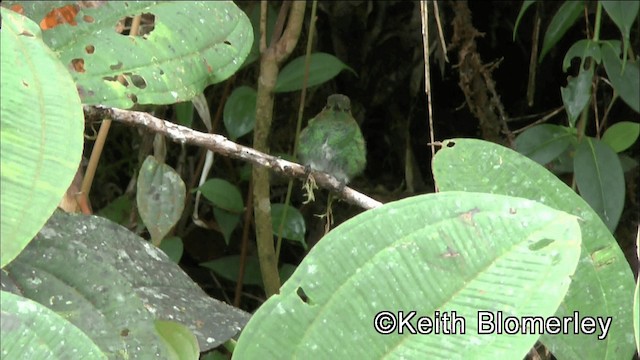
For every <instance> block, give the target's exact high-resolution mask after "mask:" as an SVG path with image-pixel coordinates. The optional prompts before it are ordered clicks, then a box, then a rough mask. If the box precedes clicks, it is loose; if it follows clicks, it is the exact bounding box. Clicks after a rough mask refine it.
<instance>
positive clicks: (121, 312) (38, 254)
mask: <svg viewBox="0 0 640 360" xmlns="http://www.w3.org/2000/svg"><path fill="white" fill-rule="evenodd" d="M5 270H6V271H7V273H6V275H5V274H4V272H3V274H2V275H1V276H0V280H1V283H2V288H3V289H6V288H7V284H8V283H9V282H13V283H15V284H16V285H17V287H16V288H18V289H20V291H21V294H22V295H23V296H25V297H28V298H30V299H32V300H35V301H37V302H39V303H41V304H43V305H45V306H47V307H48V308H50V309H52V310H54V311H56V312H57V313H58V314H60V315H63V316H64V317H65V318H66V319H67V320H69V321H71V322H72V323H73V324H74V325H75V326H77V327H78V328H80V329H81V330H82V331H84V332H85V333H86V334H87V335H88V336H89V337H90V338H91V339H92V340H93V341H94V342H95V343H96V344H97V345H98V346H99V347H100V349H102V351H104V352H108V353H109V354H128V356H130V358H136V357H138V358H145V359H150V358H152V357H153V358H163V359H165V358H167V357H166V356H165V354H164V351H165V350H164V346H162V344H161V343H160V341H159V338H158V336H157V333H156V331H155V326H154V320H172V321H178V322H180V323H182V324H184V325H187V326H188V327H189V328H190V329H191V330H192V331H194V334H195V335H196V336H197V337H198V342H199V344H200V348H201V349H202V351H206V350H208V349H212V348H214V347H216V346H218V345H220V344H222V343H224V342H225V341H226V340H228V339H230V338H231V337H232V336H234V335H235V334H236V333H237V332H238V331H239V329H241V328H242V326H243V324H244V323H245V322H246V321H247V319H248V314H246V313H244V312H242V311H240V310H238V309H236V308H233V307H231V306H229V305H226V304H224V303H222V302H220V301H217V300H215V299H213V298H211V297H210V296H209V295H207V294H206V293H205V292H204V291H202V289H200V287H199V286H198V285H197V284H196V283H194V282H193V280H191V279H190V278H189V276H188V275H187V274H185V273H184V272H183V271H182V270H181V269H180V267H178V265H176V264H175V263H174V262H173V261H171V260H170V259H169V258H168V257H167V256H166V255H165V254H164V252H162V251H161V250H160V249H158V248H157V247H155V246H153V245H151V244H149V243H148V242H147V241H144V240H143V239H141V238H140V237H139V236H136V235H135V234H133V233H131V232H130V231H128V230H126V229H125V228H123V227H121V226H119V225H117V224H114V223H112V222H110V221H109V220H107V219H104V218H101V217H97V216H84V215H69V214H64V213H60V212H56V213H55V214H54V215H53V216H52V217H51V219H50V220H49V222H48V223H47V224H46V225H45V227H44V228H43V229H42V230H41V232H40V233H39V234H38V236H36V238H35V239H34V240H33V241H32V242H31V243H30V244H29V246H27V248H26V249H25V250H24V252H22V253H21V254H20V256H18V258H16V260H15V261H14V262H12V263H11V264H9V265H8V266H7V267H6V268H5ZM4 320H5V319H4V316H3V318H2V322H3V324H4ZM3 346H4V341H3ZM114 357H116V358H122V357H123V356H122V357H121V356H114ZM70 358H75V357H70Z"/></svg>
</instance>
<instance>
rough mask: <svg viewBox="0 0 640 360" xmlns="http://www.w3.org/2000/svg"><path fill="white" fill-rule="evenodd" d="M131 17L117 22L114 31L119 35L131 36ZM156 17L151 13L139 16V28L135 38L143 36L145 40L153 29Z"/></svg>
mask: <svg viewBox="0 0 640 360" xmlns="http://www.w3.org/2000/svg"><path fill="white" fill-rule="evenodd" d="M133 19H134V17H133V16H126V17H123V18H121V19H120V20H118V22H117V23H116V26H115V28H114V30H115V31H116V33H118V34H120V35H126V36H129V35H131V27H132V24H133ZM155 26H156V17H155V15H153V14H151V13H143V14H142V15H140V26H139V27H138V30H137V32H136V34H135V36H144V37H145V38H146V37H147V36H148V35H149V34H150V33H151V32H152V31H153V29H155Z"/></svg>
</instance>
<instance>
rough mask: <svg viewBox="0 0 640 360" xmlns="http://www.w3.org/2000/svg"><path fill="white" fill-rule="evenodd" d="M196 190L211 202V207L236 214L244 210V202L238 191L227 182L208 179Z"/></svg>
mask: <svg viewBox="0 0 640 360" xmlns="http://www.w3.org/2000/svg"><path fill="white" fill-rule="evenodd" d="M197 190H199V191H200V192H202V195H204V197H205V198H207V199H208V200H209V201H211V202H212V203H213V205H215V206H217V207H219V208H221V209H223V210H227V211H230V212H232V213H236V214H238V213H241V212H242V211H243V210H244V202H243V201H242V195H241V194H240V190H239V189H238V187H237V186H235V185H233V184H232V183H230V182H228V181H227V180H224V179H209V180H207V181H206V182H205V183H204V184H202V185H201V186H200V187H199V188H198V189H197Z"/></svg>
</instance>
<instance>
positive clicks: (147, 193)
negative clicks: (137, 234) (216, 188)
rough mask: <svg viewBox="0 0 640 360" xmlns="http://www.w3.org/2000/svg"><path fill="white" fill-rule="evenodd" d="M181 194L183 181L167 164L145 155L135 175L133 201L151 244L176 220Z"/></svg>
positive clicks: (183, 186)
mask: <svg viewBox="0 0 640 360" xmlns="http://www.w3.org/2000/svg"><path fill="white" fill-rule="evenodd" d="M185 193H186V190H185V185H184V182H183V181H182V179H181V178H180V175H179V174H178V173H177V172H176V171H175V170H173V168H172V167H171V166H169V165H167V164H161V163H159V162H158V161H157V160H156V158H154V157H153V156H147V158H146V159H145V160H144V163H142V167H141V168H140V173H139V174H138V190H137V193H136V201H137V203H138V211H139V212H140V216H141V217H142V221H144V224H145V225H146V226H147V229H148V230H149V233H150V234H151V239H152V240H153V241H154V243H155V244H160V241H161V240H162V238H163V237H164V236H165V235H167V233H168V232H169V230H171V228H172V227H173V226H174V225H175V224H176V223H177V222H178V220H180V216H181V215H182V210H184V198H185Z"/></svg>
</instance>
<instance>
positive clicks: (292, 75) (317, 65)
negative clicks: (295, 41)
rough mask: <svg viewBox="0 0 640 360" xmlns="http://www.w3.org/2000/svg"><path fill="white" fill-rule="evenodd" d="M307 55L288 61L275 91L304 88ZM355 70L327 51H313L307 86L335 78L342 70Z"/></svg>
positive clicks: (279, 76)
mask: <svg viewBox="0 0 640 360" xmlns="http://www.w3.org/2000/svg"><path fill="white" fill-rule="evenodd" d="M304 63H305V57H304V56H300V57H298V58H295V59H294V60H292V61H291V62H290V63H288V64H287V65H286V66H285V67H284V68H283V69H282V71H281V72H280V75H278V81H277V82H276V86H275V88H274V89H273V91H275V92H277V93H279V92H289V91H297V90H300V89H302V82H303V79H304V73H305V64H304ZM345 69H346V70H349V71H351V72H352V73H354V74H355V71H353V69H351V68H350V67H348V66H347V65H345V64H344V63H343V62H342V61H340V60H339V59H338V58H337V57H335V56H333V55H331V54H325V53H313V54H311V58H310V60H309V78H308V79H307V87H312V86H316V85H320V84H322V83H324V82H326V81H329V80H331V79H333V78H334V77H335V76H336V75H338V74H339V73H340V72H341V71H342V70H345Z"/></svg>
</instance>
